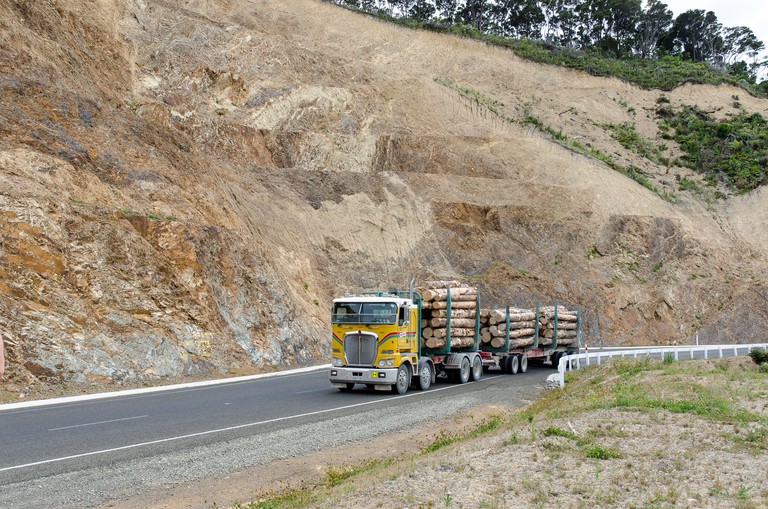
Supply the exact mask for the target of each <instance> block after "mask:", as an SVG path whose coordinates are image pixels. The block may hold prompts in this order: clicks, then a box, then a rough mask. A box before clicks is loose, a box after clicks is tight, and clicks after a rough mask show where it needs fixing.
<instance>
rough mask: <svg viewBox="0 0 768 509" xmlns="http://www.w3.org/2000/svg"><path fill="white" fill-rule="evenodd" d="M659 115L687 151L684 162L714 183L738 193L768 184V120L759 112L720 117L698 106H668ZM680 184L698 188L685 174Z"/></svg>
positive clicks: (662, 124)
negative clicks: (715, 116)
mask: <svg viewBox="0 0 768 509" xmlns="http://www.w3.org/2000/svg"><path fill="white" fill-rule="evenodd" d="M657 113H659V111H658V110H657ZM659 116H660V118H661V120H660V121H659V127H660V130H661V132H662V133H666V136H668V137H670V138H672V139H674V140H675V141H676V142H677V143H678V144H679V145H680V148H681V149H682V151H683V152H684V155H683V157H682V158H680V163H682V164H684V165H686V166H688V167H689V168H691V169H693V170H695V171H697V172H699V173H701V174H702V175H703V176H704V178H705V180H707V181H708V182H709V183H710V184H713V185H714V184H718V183H722V184H724V185H725V186H727V187H728V188H729V189H731V190H732V191H734V192H736V193H745V192H748V191H751V190H753V189H757V188H758V187H760V186H763V185H765V184H768V121H766V120H765V119H764V118H763V117H762V115H760V114H759V113H752V114H750V113H747V112H746V111H743V110H742V111H740V112H739V113H738V114H737V115H732V116H730V117H728V118H725V119H721V120H717V119H715V118H714V117H712V116H711V115H710V114H709V113H707V112H704V111H702V110H701V109H699V108H697V107H696V106H684V107H683V108H681V109H679V110H674V109H671V108H665V109H664V111H663V114H660V115H659ZM679 185H680V186H681V188H682V187H683V186H686V187H688V188H690V189H693V190H696V188H695V186H694V185H693V183H692V182H683V181H682V178H681V179H680V181H679Z"/></svg>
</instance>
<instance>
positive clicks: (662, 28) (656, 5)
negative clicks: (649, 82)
mask: <svg viewBox="0 0 768 509" xmlns="http://www.w3.org/2000/svg"><path fill="white" fill-rule="evenodd" d="M672 19H673V15H672V11H671V10H669V7H668V6H667V4H665V3H662V2H661V1H660V0H649V2H648V5H647V6H646V8H645V9H643V10H642V12H641V13H640V16H639V18H638V22H637V32H636V33H637V35H636V39H635V51H636V52H637V53H638V54H639V55H640V58H651V57H652V56H654V55H655V54H656V48H657V47H658V45H659V41H660V40H661V38H662V37H663V36H664V34H665V33H667V31H668V30H669V27H670V26H671V25H672Z"/></svg>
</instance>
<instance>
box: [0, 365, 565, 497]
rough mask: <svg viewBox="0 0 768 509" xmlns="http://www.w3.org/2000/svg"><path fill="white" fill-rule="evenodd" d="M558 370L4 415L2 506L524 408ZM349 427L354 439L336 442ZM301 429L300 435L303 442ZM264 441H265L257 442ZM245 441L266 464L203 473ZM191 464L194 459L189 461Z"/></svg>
mask: <svg viewBox="0 0 768 509" xmlns="http://www.w3.org/2000/svg"><path fill="white" fill-rule="evenodd" d="M553 372H554V370H553V369H551V368H550V367H533V366H532V367H530V368H529V371H528V373H525V374H517V375H504V374H501V373H500V372H495V371H491V372H489V373H486V374H485V375H484V377H483V378H482V379H481V380H480V381H479V382H474V383H468V384H464V385H456V384H450V383H448V382H444V383H440V382H439V383H437V384H435V385H433V386H432V388H431V389H430V390H428V391H426V392H420V391H413V390H411V391H409V392H408V393H407V394H406V395H404V396H398V395H394V394H391V393H386V392H379V391H373V390H368V389H366V388H365V386H363V385H358V386H357V387H356V389H355V390H354V391H353V392H350V393H342V392H340V391H338V390H337V389H334V388H332V387H331V386H330V384H329V382H328V370H327V369H323V370H321V371H316V372H310V373H303V374H296V375H288V376H281V377H276V378H262V379H258V380H252V381H247V382H233V383H224V384H221V385H215V386H208V387H200V388H194V389H182V390H174V391H167V392H156V393H151V394H140V395H134V396H126V397H118V398H111V399H104V400H96V401H84V402H76V403H69V404H54V405H50V406H44V407H39V408H28V409H19V410H5V411H0V448H2V449H1V451H0V507H4V508H5V507H15V505H14V504H15V502H14V497H13V495H12V493H17V494H19V496H23V497H24V498H23V500H24V504H25V505H19V506H18V507H25V506H26V507H29V506H30V505H29V504H30V503H32V505H34V503H37V504H42V506H53V505H56V506H57V507H88V506H92V505H95V504H97V503H100V502H103V501H104V500H108V499H110V497H113V496H119V494H120V493H122V492H128V491H131V490H137V491H140V486H136V484H137V482H138V483H149V484H151V483H152V480H153V479H155V478H157V481H158V482H168V481H167V479H169V478H172V477H173V476H174V475H177V474H175V473H174V472H171V470H172V468H171V467H172V464H173V463H174V460H173V459H170V458H173V457H185V458H187V459H185V460H184V461H181V460H179V463H180V464H189V463H194V465H195V468H196V469H198V470H200V472H201V473H200V474H199V475H210V474H211V472H214V471H215V472H214V473H215V474H222V473H226V471H227V469H231V470H233V471H234V470H236V469H237V468H243V467H245V466H250V465H251V464H257V463H259V462H262V463H263V462H268V461H270V460H274V459H280V458H281V455H284V454H293V455H295V454H296V451H295V450H293V449H292V448H291V445H292V444H294V443H295V444H298V443H300V442H301V441H302V440H305V439H306V438H307V437H306V435H307V431H306V429H308V428H307V426H311V429H312V430H314V431H312V432H311V433H313V434H314V436H313V437H311V438H312V440H311V441H310V442H307V443H308V444H311V445H304V446H303V447H304V449H307V448H315V449H321V448H323V447H334V446H337V445H339V444H340V443H344V440H360V437H364V436H376V435H377V434H380V433H387V432H393V431H397V430H400V429H404V428H403V427H404V426H412V425H414V423H422V422H425V421H427V420H429V419H434V418H439V417H445V416H446V415H450V413H451V412H459V411H462V410H468V409H470V408H471V407H472V406H474V405H480V404H502V405H507V406H509V407H516V406H520V405H522V404H524V399H525V398H530V397H531V394H533V393H536V391H541V390H542V387H543V382H544V381H545V379H546V378H547V376H548V375H550V374H552V373H553ZM394 416H396V417H397V418H395V419H393V417H394ZM349 423H352V424H351V425H350V424H349ZM339 429H344V430H348V431H345V432H344V433H338V432H337V431H338V430H339ZM291 430H296V435H295V436H294V435H291V434H290V433H291ZM326 433H327V434H326ZM266 437H272V438H266ZM255 438H258V439H259V440H261V441H260V442H259V444H258V445H251V444H252V443H253V439H255ZM238 443H242V444H249V445H240V446H237V448H240V449H243V448H253V449H254V450H256V451H258V453H259V455H258V457H257V458H252V457H249V458H245V459H240V458H237V457H236V456H237V451H235V452H231V451H230V452H228V453H227V454H226V455H220V456H226V458H225V459H224V460H222V461H220V464H219V463H217V464H216V465H215V466H211V467H210V468H208V469H207V470H206V467H204V465H202V463H204V462H205V461H206V458H207V457H212V458H216V457H217V453H216V451H217V450H218V449H217V448H219V447H231V446H232V444H238ZM271 448H274V449H275V451H274V452H271ZM302 450H303V449H302ZM191 451H194V452H191ZM203 451H204V452H203ZM249 453H250V455H251V456H254V454H255V453H254V452H252V451H249ZM193 456H194V458H195V459H194V460H191V459H188V457H193ZM217 460H218V459H217ZM198 463H201V464H198ZM228 463H229V464H228ZM153 464H161V465H165V466H167V467H168V468H167V470H168V471H167V472H166V471H161V469H158V470H157V471H156V472H147V465H153ZM127 465H135V466H136V468H138V469H139V470H142V472H133V473H126V472H123V470H124V469H125V468H128V467H127ZM106 470H110V471H114V472H115V473H114V475H111V476H110V480H109V481H107V480H102V479H101V477H102V476H99V472H104V471H106ZM194 475H198V474H195V473H193V472H191V470H190V469H186V470H185V472H184V476H185V479H186V480H189V479H190V477H193V476H194ZM137 478H140V479H141V481H137V480H136V479H137ZM96 480H98V481H99V482H101V483H102V484H103V486H102V485H100V484H99V482H96ZM99 486H100V487H99ZM41 488H42V489H41ZM68 489H71V490H77V492H78V494H79V495H78V496H79V497H80V498H78V497H75V496H73V494H71V493H67V490H68ZM91 492H92V493H91Z"/></svg>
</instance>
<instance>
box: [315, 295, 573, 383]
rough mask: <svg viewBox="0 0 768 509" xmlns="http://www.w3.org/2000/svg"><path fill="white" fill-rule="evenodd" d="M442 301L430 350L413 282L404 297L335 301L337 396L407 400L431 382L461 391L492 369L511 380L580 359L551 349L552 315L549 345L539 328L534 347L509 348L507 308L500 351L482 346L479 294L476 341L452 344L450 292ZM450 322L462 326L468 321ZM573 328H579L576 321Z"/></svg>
mask: <svg viewBox="0 0 768 509" xmlns="http://www.w3.org/2000/svg"><path fill="white" fill-rule="evenodd" d="M445 301H446V302H445V306H444V309H445V313H444V314H445V332H444V334H445V337H444V341H440V342H439V343H438V344H435V346H434V347H429V346H427V345H426V344H425V341H423V338H422V329H423V328H422V311H423V306H424V302H423V299H422V296H421V295H420V293H419V292H417V291H415V290H414V287H413V281H411V285H410V289H409V291H407V292H402V291H397V290H390V291H375V292H364V293H361V294H356V295H350V294H346V295H344V297H341V298H337V299H334V301H333V308H332V313H331V323H332V333H333V337H332V347H331V371H330V382H331V385H332V386H333V387H336V388H338V389H339V390H341V391H351V390H353V389H354V387H355V385H356V384H363V385H365V386H367V387H368V388H369V389H375V390H382V391H390V390H391V391H393V392H396V393H398V394H405V393H406V392H407V391H408V389H409V388H411V387H413V388H416V389H419V390H427V389H429V387H430V386H431V385H432V384H433V383H435V380H436V377H437V376H444V377H447V378H448V380H449V381H451V382H454V383H461V384H464V383H467V382H469V381H477V380H480V378H481V377H482V375H483V372H486V371H488V370H490V369H492V368H499V369H501V370H502V371H503V372H505V373H512V374H514V373H518V372H525V371H526V370H527V368H528V361H529V359H531V360H535V361H541V362H544V361H547V360H551V361H552V365H553V366H557V361H559V359H560V357H561V356H562V355H566V354H568V353H572V352H578V345H568V346H561V345H558V344H557V315H556V314H555V338H554V341H551V344H549V345H547V346H540V345H539V341H538V326H537V328H536V334H537V339H536V341H535V343H534V344H533V345H530V346H527V347H523V348H510V340H509V330H510V328H509V310H508V309H507V329H506V330H507V332H506V334H507V337H506V341H505V342H504V344H503V345H501V346H498V347H493V346H492V345H482V347H481V341H480V297H479V294H478V295H477V296H476V307H475V309H476V312H475V313H474V315H475V316H474V317H473V318H472V320H473V323H474V337H472V338H471V339H470V338H467V337H462V338H456V339H455V341H452V337H451V329H452V318H451V314H452V311H451V310H452V306H451V290H450V289H448V292H447V295H446V298H445ZM555 309H556V308H555ZM555 313H557V311H555ZM456 320H462V322H463V323H464V322H465V321H466V318H462V319H456ZM578 326H579V328H580V320H579V325H578ZM456 330H457V331H458V330H459V329H456ZM462 330H466V329H462ZM433 344H434V343H433ZM457 345H458V346H457Z"/></svg>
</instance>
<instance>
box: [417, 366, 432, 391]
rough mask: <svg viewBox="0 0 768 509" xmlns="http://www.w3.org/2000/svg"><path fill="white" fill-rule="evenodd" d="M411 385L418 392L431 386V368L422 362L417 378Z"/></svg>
mask: <svg viewBox="0 0 768 509" xmlns="http://www.w3.org/2000/svg"><path fill="white" fill-rule="evenodd" d="M413 385H414V387H415V388H416V389H419V390H420V391H426V390H427V389H429V388H430V387H431V386H432V367H431V366H430V365H429V363H428V362H424V363H422V364H421V366H420V367H419V376H417V377H416V378H415V379H414V380H413Z"/></svg>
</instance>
